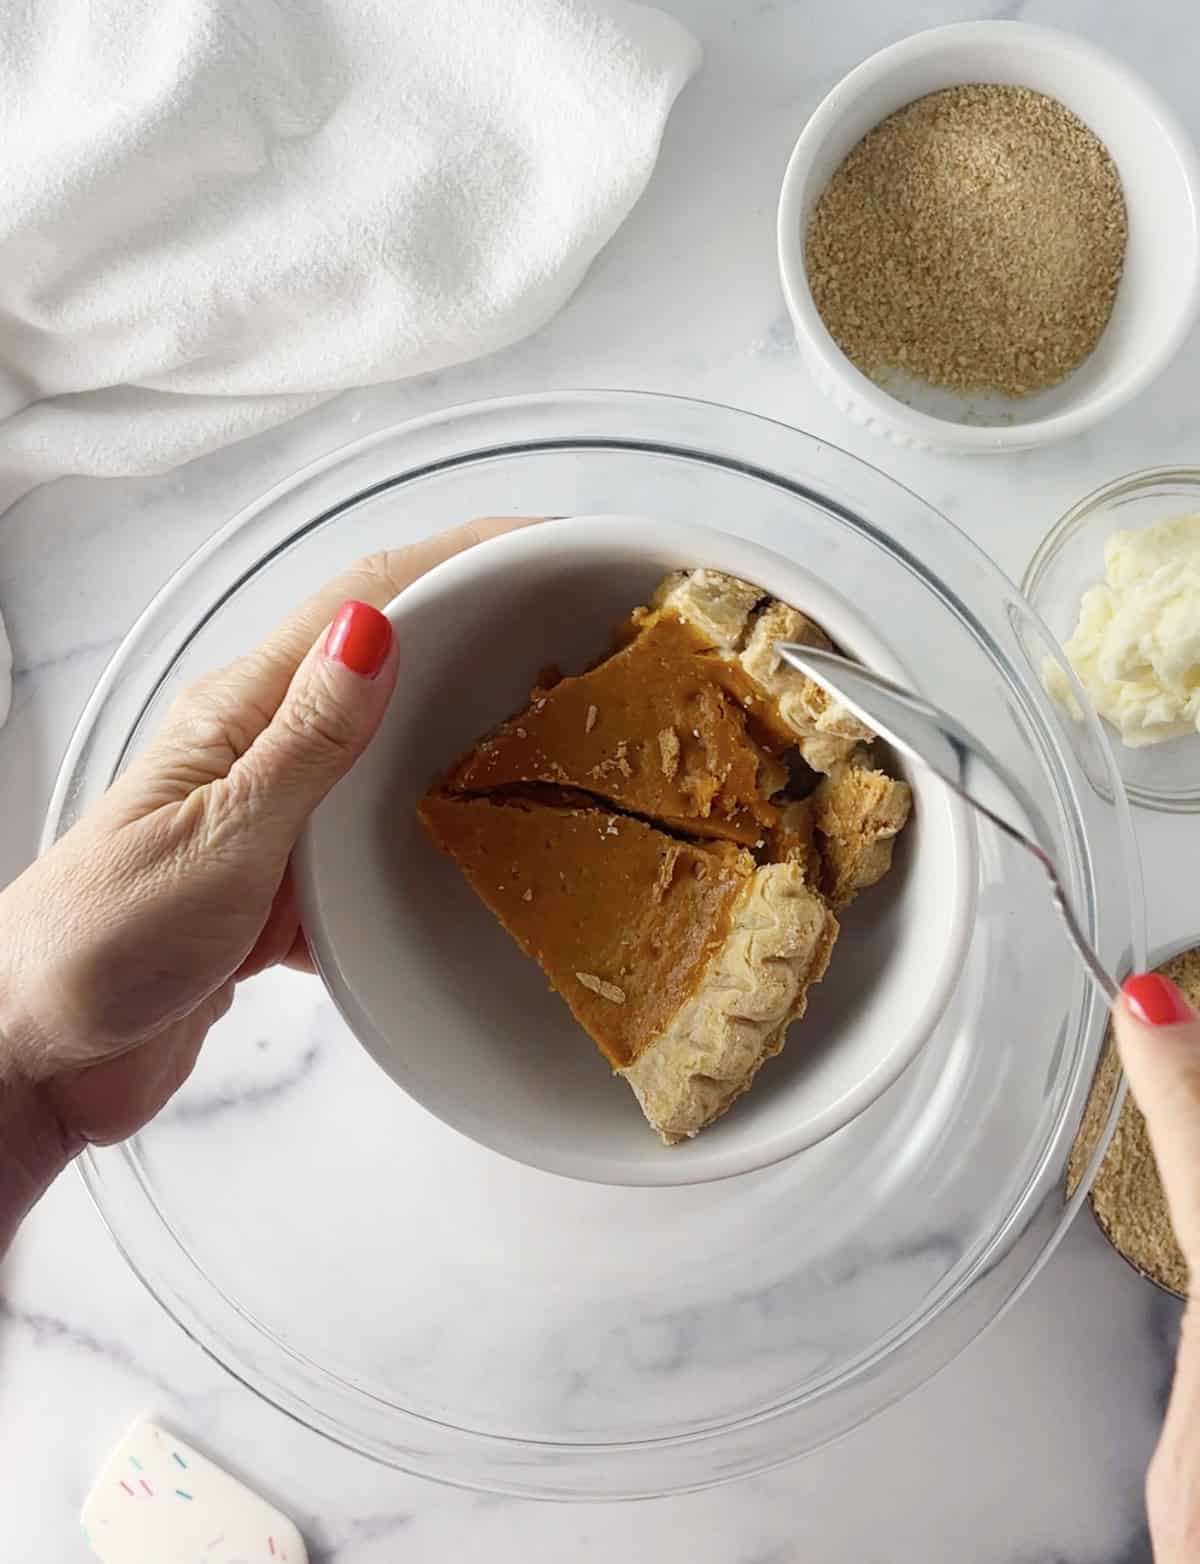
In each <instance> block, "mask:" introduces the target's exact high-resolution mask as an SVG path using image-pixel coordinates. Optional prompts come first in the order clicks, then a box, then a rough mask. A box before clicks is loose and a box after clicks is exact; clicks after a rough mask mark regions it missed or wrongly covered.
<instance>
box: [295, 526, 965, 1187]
mask: <svg viewBox="0 0 1200 1564" xmlns="http://www.w3.org/2000/svg"><path fill="white" fill-rule="evenodd" d="M697 565H704V566H710V567H714V568H716V569H720V570H724V571H728V572H729V573H731V574H734V575H738V576H742V577H744V578H746V579H748V580H752V581H754V582H755V583H756V584H758V585H761V586H762V587H764V588H765V589H767V590H768V591H770V592H772V593H773V594H775V595H776V596H778V597H780V598H782V599H784V600H785V601H788V602H792V603H795V604H797V605H798V606H800V607H802V608H803V609H804V610H805V611H806V612H808V613H810V614H812V616H813V617H814V618H815V619H817V620H818V621H820V622H821V623H822V624H823V625H824V626H825V628H826V629H827V630H828V631H829V633H830V634H831V635H832V636H833V637H834V638H835V640H837V641H838V643H839V644H840V645H842V646H843V647H844V648H846V649H847V650H848V651H850V652H852V653H853V654H854V655H855V656H857V657H859V658H860V659H862V660H863V661H865V662H869V663H871V664H872V665H873V666H875V667H878V668H880V669H882V670H883V671H885V672H889V673H891V674H892V675H893V676H895V677H897V678H901V679H903V678H904V677H905V676H906V674H905V668H904V665H903V663H902V662H900V661H899V660H898V659H897V658H896V656H895V654H894V653H893V652H892V651H891V649H890V648H889V647H888V645H887V643H886V642H884V641H883V640H882V639H880V637H879V636H878V635H877V634H876V633H875V631H874V630H873V629H870V628H868V627H867V626H866V625H864V624H863V623H862V621H861V620H860V619H859V617H858V616H857V615H856V614H855V613H854V610H853V609H852V608H851V606H850V605H849V603H847V602H846V601H845V599H844V598H842V597H841V596H840V595H839V594H837V593H835V592H833V591H831V590H830V589H829V588H828V587H827V586H825V585H824V584H822V583H821V582H820V581H818V580H816V579H815V578H814V577H812V576H811V575H809V574H808V573H807V572H806V571H805V570H803V569H802V568H801V567H799V566H798V565H795V564H792V563H791V562H789V561H788V560H785V559H783V558H781V557H780V556H778V555H775V554H772V553H770V552H768V551H767V550H765V549H761V548H759V547H757V546H755V545H754V544H751V543H748V542H746V541H744V540H742V539H739V538H734V537H730V536H726V535H724V534H722V533H719V532H714V531H710V530H708V529H706V528H700V527H688V526H680V525H678V524H668V523H664V522H659V521H651V520H648V519H645V518H639V517H621V516H593V517H577V518H573V519H571V520H566V521H557V522H549V523H546V524H545V525H543V526H541V527H537V528H534V529H531V530H529V531H524V532H520V533H516V534H513V535H511V536H509V537H506V538H501V539H497V540H495V541H494V542H492V543H489V544H487V545H485V546H484V547H481V548H477V549H474V550H472V551H471V552H470V553H469V554H466V555H463V556H460V557H459V558H457V559H454V560H451V561H450V562H449V563H447V564H446V565H443V566H441V567H440V568H439V569H437V570H435V571H433V572H432V573H431V574H430V575H429V576H427V577H425V578H424V579H423V580H422V581H420V582H418V583H417V585H416V586H414V587H412V588H410V589H409V591H407V592H405V593H403V594H402V595H401V596H400V597H399V598H397V599H396V600H395V602H393V603H392V604H391V606H390V607H389V609H388V614H389V617H390V618H391V620H392V623H393V624H394V626H395V628H396V633H397V636H398V637H399V639H400V642H401V645H402V646H403V648H404V677H403V678H402V679H401V681H400V685H399V688H398V690H397V693H396V696H395V697H394V699H393V702H392V706H391V708H390V710H389V713H388V718H387V721H386V723H385V725H384V728H383V730H382V732H381V733H380V734H379V736H378V738H377V739H376V740H375V742H374V744H373V745H372V747H371V749H370V750H369V751H368V753H367V755H366V756H365V758H364V759H363V760H362V761H360V762H359V764H358V765H357V766H356V768H355V770H354V771H353V773H352V774H351V776H350V777H348V778H347V779H346V781H345V782H343V783H342V784H341V785H340V786H339V787H338V788H337V789H336V791H335V792H334V794H333V795H332V797H331V798H330V799H329V800H328V801H327V802H326V803H325V804H324V805H323V806H322V808H321V809H320V810H319V811H318V812H317V815H316V817H315V819H314V821H313V824H312V827H311V829H310V831H309V833H308V835H307V838H306V840H305V842H304V844H303V848H302V851H301V854H300V857H299V889H300V897H301V904H302V908H303V918H304V927H305V930H306V932H307V934H308V938H309V942H310V944H311V946H312V949H313V954H314V957H315V959H316V962H317V965H318V968H319V970H320V972H321V974H322V976H323V978H324V979H325V982H326V983H327V985H328V987H329V989H330V991H331V993H332V994H333V997H334V1000H335V1002H336V1003H337V1005H338V1007H339V1009H340V1010H341V1012H342V1014H343V1016H344V1017H345V1019H346V1021H347V1022H348V1023H349V1025H350V1026H351V1028H352V1029H353V1031H354V1032H355V1034H356V1035H357V1036H358V1038H359V1039H360V1040H361V1041H362V1042H363V1043H364V1044H365V1046H366V1047H367V1049H368V1050H369V1051H370V1053H371V1054H372V1055H373V1056H374V1058H375V1059H376V1060H377V1062H378V1063H379V1064H380V1065H381V1066H382V1067H383V1069H384V1070H386V1071H387V1073H388V1074H389V1075H390V1076H391V1077H392V1079H393V1080H394V1081H396V1083H397V1084H398V1085H400V1086H402V1087H403V1088H404V1089H405V1091H407V1092H409V1093H410V1094H411V1095H412V1096H413V1097H415V1098H416V1099H417V1101H418V1102H420V1103H422V1104H423V1105H424V1106H425V1107H426V1108H427V1109H429V1111H430V1112H432V1113H434V1114H436V1115H437V1117H438V1118H440V1119H442V1120H443V1121H444V1122H446V1123H447V1124H450V1125H452V1126H454V1127H455V1128H456V1129H458V1130H460V1131H462V1133H464V1134H466V1135H469V1136H470V1137H471V1138H472V1139H473V1140H476V1141H478V1142H481V1143H482V1144H484V1145H486V1146H490V1147H491V1148H492V1149H494V1150H496V1151H500V1152H502V1153H504V1154H506V1155H508V1156H510V1157H514V1158H516V1159H517V1160H518V1161H522V1162H526V1163H529V1164H532V1165H533V1166H536V1167H539V1168H542V1169H544V1170H546V1171H549V1172H553V1173H560V1174H565V1175H568V1176H571V1177H575V1178H582V1179H588V1180H592V1181H595V1182H600V1183H609V1184H642V1185H649V1184H659V1185H667V1184H691V1183H698V1182H701V1181H704V1180H707V1179H715V1178H722V1177H726V1176H729V1175H731V1174H736V1173H744V1172H747V1171H749V1170H751V1169H753V1168H759V1167H763V1166H766V1165H767V1164H770V1163H773V1162H777V1161H780V1160H781V1159H782V1158H784V1157H788V1156H791V1155H792V1154H793V1153H795V1152H797V1151H800V1150H801V1149H803V1148H804V1147H806V1146H810V1145H812V1144H813V1143H815V1142H816V1141H819V1140H821V1139H823V1138H824V1137H825V1136H828V1135H830V1134H832V1133H833V1132H834V1131H835V1130H837V1129H840V1128H841V1127H842V1126H843V1125H844V1124H846V1123H848V1122H849V1121H850V1120H851V1119H853V1118H854V1117H855V1116H856V1115H858V1114H859V1113H861V1112H862V1111H863V1110H864V1109H865V1108H867V1107H868V1106H869V1105H870V1104H871V1103H872V1102H873V1101H874V1100H875V1099H876V1098H877V1097H878V1096H879V1095H880V1093H881V1092H883V1091H884V1090H886V1088H887V1087H888V1086H890V1085H891V1084H892V1082H893V1081H894V1080H895V1079H896V1078H897V1076H898V1075H899V1074H900V1073H901V1071H902V1070H903V1069H904V1068H905V1066H906V1065H908V1064H909V1063H910V1062H911V1061H912V1059H913V1058H914V1056H915V1055H916V1053H917V1052H918V1050H919V1049H920V1047H921V1045H922V1043H923V1042H924V1041H925V1039H926V1038H927V1037H928V1036H929V1034H930V1032H931V1030H932V1029H933V1027H934V1025H935V1023H936V1021H937V1019H938V1016H939V1015H940V1013H941V1011H942V1009H943V1007H944V1005H945V1002H946V997H947V995H948V993H949V991H950V989H951V987H952V985H953V982H954V978H955V974H956V972H957V970H958V967H959V963H960V959H961V955H962V951H963V947H964V943H965V940H966V938H967V936H968V933H969V926H970V917H969V912H970V890H969V887H970V885H971V884H972V880H973V876H972V872H971V849H970V842H971V836H970V834H969V830H968V827H967V824H966V821H965V818H964V815H963V812H962V809H961V807H960V806H959V805H958V804H957V803H956V802H954V801H953V800H952V799H951V797H950V795H949V794H948V792H947V790H945V789H943V788H942V787H941V786H940V785H939V784H937V783H936V782H932V781H930V780H929V779H926V778H924V777H920V776H917V777H914V778H913V779H912V780H913V782H914V786H915V788H916V792H917V803H916V810H915V818H914V821H913V824H912V826H911V827H910V828H909V830H908V831H906V832H905V835H904V837H903V838H902V839H901V847H900V850H899V851H898V853H897V866H896V868H895V870H894V871H893V873H892V874H891V875H890V876H889V877H888V879H887V880H885V881H884V882H883V884H882V885H880V886H879V887H877V888H876V889H874V890H873V891H872V892H871V893H870V894H868V895H865V896H863V897H862V898H861V899H860V901H859V902H858V903H857V904H856V905H855V906H854V907H853V908H852V909H850V910H849V911H848V912H847V914H846V915H845V917H844V919H843V929H842V934H841V937H840V939H839V942H838V946H837V948H836V949H835V952H834V960H833V963H832V965H831V968H830V972H829V975H828V977H827V978H826V980H825V983H824V984H823V985H822V989H821V991H820V994H819V1002H818V1001H817V1000H814V1003H813V1006H812V1009H811V1011H810V1015H809V1018H808V1019H807V1020H806V1021H805V1023H804V1024H803V1025H801V1026H799V1027H797V1028H796V1029H794V1031H793V1033H792V1038H791V1041H790V1043H789V1045H788V1047H787V1048H786V1049H785V1051H784V1054H783V1055H782V1056H781V1058H780V1059H779V1060H776V1061H772V1062H771V1063H770V1064H768V1065H767V1066H766V1067H765V1069H764V1072H763V1074H762V1076H761V1077H760V1079H759V1082H758V1084H757V1085H756V1088H755V1090H754V1091H753V1092H751V1093H750V1094H749V1095H748V1096H747V1097H746V1098H744V1099H743V1100H742V1101H741V1102H739V1103H738V1104H737V1105H736V1106H735V1107H734V1108H733V1109H732V1110H731V1111H730V1113H729V1114H728V1115H726V1117H725V1118H724V1119H722V1120H721V1121H720V1123H718V1124H717V1125H714V1126H713V1127H712V1128H710V1129H708V1130H706V1131H705V1132H704V1134H702V1135H700V1136H699V1137H697V1138H696V1139H695V1140H693V1141H691V1142H689V1143H687V1144H686V1145H683V1146H677V1147H672V1148H670V1149H668V1148H666V1147H664V1146H662V1145H660V1144H659V1143H658V1141H657V1139H656V1138H655V1136H654V1135H653V1133H652V1132H651V1131H650V1129H649V1127H648V1126H647V1125H646V1123H645V1122H644V1120H643V1118H642V1115H641V1112H640V1110H639V1109H638V1107H637V1104H636V1102H635V1101H634V1098H633V1095H632V1093H631V1092H630V1091H629V1089H628V1088H627V1087H626V1086H625V1084H624V1083H623V1082H621V1081H619V1080H617V1079H616V1078H615V1077H612V1076H611V1074H610V1072H609V1070H608V1067H607V1065H606V1064H605V1063H604V1061H603V1060H602V1059H601V1057H600V1055H599V1054H598V1053H597V1051H596V1049H595V1048H594V1047H593V1045H592V1044H591V1042H590V1041H589V1040H588V1038H587V1037H586V1036H585V1035H584V1034H583V1033H582V1032H581V1031H580V1030H579V1028H578V1027H577V1026H576V1024H575V1022H574V1021H573V1020H572V1018H571V1016H570V1014H569V1012H568V1011H567V1009H566V1007H565V1006H564V1005H563V1004H562V1002H561V1000H559V999H558V998H557V996H555V995H554V994H552V993H551V992H549V990H548V989H547V986H546V983H545V980H544V978H542V976H541V975H540V973H539V972H538V971H537V969H536V968H535V966H534V965H533V963H531V962H529V961H528V960H527V959H526V958H525V957H524V956H523V955H521V953H520V952H519V951H518V950H517V948H516V947H515V945H514V944H513V943H512V941H511V940H510V939H509V938H508V936H507V935H506V934H504V933H503V931H502V930H501V929H500V928H499V927H498V925H497V924H496V923H495V921H494V920H493V918H492V916H491V914H490V913H489V912H488V911H486V909H485V908H484V907H483V906H482V905H481V904H480V903H479V902H478V901H477V900H476V898H475V897H474V895H473V894H472V892H471V891H470V890H469V888H468V887H467V885H466V884H465V882H464V881H463V880H462V879H461V877H460V875H459V874H458V872H457V870H456V869H455V868H454V867H453V865H452V864H451V863H450V861H449V860H448V859H446V858H444V857H442V856H441V855H440V854H439V853H437V852H436V851H435V850H434V849H433V848H432V847H431V846H430V845H429V843H428V842H427V841H426V840H425V838H424V835H423V833H422V831H421V829H420V827H419V825H418V823H417V820H416V818H415V814H414V806H415V804H416V801H417V799H418V797H419V796H420V794H421V793H422V792H423V791H424V789H425V788H426V787H427V786H428V784H429V782H430V781H431V780H432V779H433V777H434V776H435V775H436V774H437V773H438V772H439V771H440V770H441V769H442V768H444V767H445V766H446V765H448V764H449V763H450V762H451V761H452V760H453V759H454V758H455V757H456V756H457V755H459V754H461V753H462V752H463V751H464V750H465V749H467V748H469V747H470V745H471V744H473V743H474V742H475V740H476V739H477V738H478V737H479V736H480V734H482V733H483V732H485V731H486V730H487V729H488V728H490V727H492V726H494V725H495V724H496V723H497V722H498V721H499V720H500V719H501V718H503V717H505V716H507V715H509V714H510V713H511V712H512V711H514V710H516V709H518V707H519V706H520V705H521V703H522V702H523V701H524V700H525V698H526V696H527V694H528V689H529V685H530V682H531V678H532V676H533V674H534V672H535V671H536V670H537V668H539V667H540V666H542V665H544V664H545V663H546V662H547V661H560V662H561V663H562V664H563V666H564V667H567V668H579V667H583V666H586V664H587V663H588V662H589V661H591V660H592V659H593V658H594V657H595V655H596V653H597V652H598V651H599V650H601V649H602V648H603V647H604V646H605V645H606V644H607V639H608V634H609V631H610V628H611V626H612V625H613V624H615V623H616V622H617V620H618V619H619V618H620V617H621V615H622V614H623V613H624V612H627V611H628V609H629V608H630V606H631V605H632V604H634V603H636V602H639V601H643V600H644V599H645V598H646V596H647V595H648V593H649V592H650V590H651V589H652V588H653V587H654V586H655V585H656V583H657V582H658V581H659V580H660V579H661V577H662V576H663V575H664V574H665V573H666V572H667V571H669V570H672V569H677V568H680V567H682V566H697Z"/></svg>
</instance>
